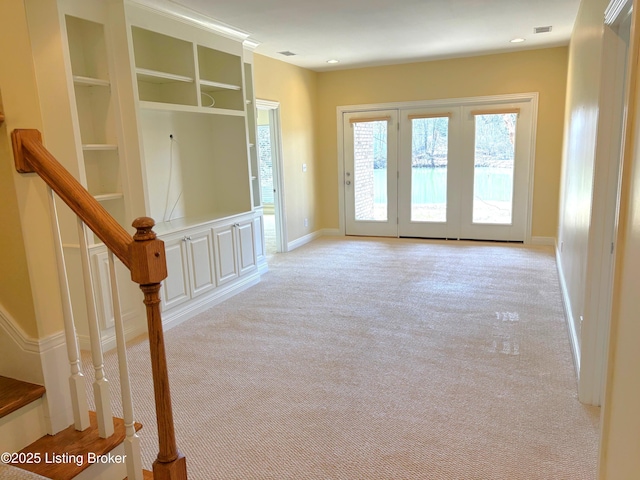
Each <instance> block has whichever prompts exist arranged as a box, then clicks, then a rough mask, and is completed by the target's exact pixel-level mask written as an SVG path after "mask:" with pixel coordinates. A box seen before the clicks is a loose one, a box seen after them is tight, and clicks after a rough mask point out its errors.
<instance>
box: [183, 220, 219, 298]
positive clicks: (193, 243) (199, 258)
mask: <svg viewBox="0 0 640 480" xmlns="http://www.w3.org/2000/svg"><path fill="white" fill-rule="evenodd" d="M212 243H213V241H212V237H211V232H210V231H209V230H207V231H206V232H204V233H201V234H195V235H194V234H192V235H190V240H189V242H188V244H189V249H188V250H189V260H190V265H191V279H190V280H191V294H192V296H193V297H197V296H198V295H200V294H202V293H205V292H208V291H209V290H211V289H213V288H215V286H216V281H215V274H214V261H213V245H212Z"/></svg>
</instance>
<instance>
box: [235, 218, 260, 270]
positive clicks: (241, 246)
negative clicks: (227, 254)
mask: <svg viewBox="0 0 640 480" xmlns="http://www.w3.org/2000/svg"><path fill="white" fill-rule="evenodd" d="M236 229H237V234H238V260H239V267H240V275H242V274H244V273H245V272H247V271H249V270H251V269H253V268H255V266H256V251H255V232H254V229H253V222H252V221H251V222H247V223H243V224H239V225H237V226H236Z"/></svg>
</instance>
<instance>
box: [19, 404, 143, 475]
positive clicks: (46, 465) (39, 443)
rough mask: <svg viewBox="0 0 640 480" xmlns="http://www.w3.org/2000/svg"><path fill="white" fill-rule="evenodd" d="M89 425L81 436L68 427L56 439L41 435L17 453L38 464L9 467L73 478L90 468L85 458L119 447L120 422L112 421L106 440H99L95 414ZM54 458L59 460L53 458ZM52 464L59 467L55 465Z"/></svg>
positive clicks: (123, 431)
mask: <svg viewBox="0 0 640 480" xmlns="http://www.w3.org/2000/svg"><path fill="white" fill-rule="evenodd" d="M89 421H90V427H89V428H87V429H86V430H84V431H82V432H78V431H77V430H76V429H75V427H74V426H73V425H71V426H70V427H68V428H66V429H65V430H63V431H61V432H60V433H57V434H56V435H45V436H44V437H42V438H40V439H38V440H36V441H35V442H33V443H32V444H31V445H29V446H28V447H25V448H23V449H22V450H21V451H20V452H21V453H33V454H34V456H35V455H38V456H39V458H40V459H41V461H40V462H37V463H29V464H12V465H13V466H15V467H19V468H22V469H24V470H28V471H30V472H33V473H37V474H38V475H42V476H43V477H47V478H52V479H55V480H69V479H71V478H73V477H75V476H76V475H78V474H79V473H80V472H82V471H83V470H85V469H87V468H89V467H90V466H91V465H92V463H89V461H90V460H91V459H90V458H89V454H95V456H100V455H105V454H107V453H109V452H110V451H111V450H113V449H114V448H115V447H117V446H118V445H120V444H121V443H122V441H123V440H124V438H125V427H124V421H123V420H122V419H121V418H115V417H114V419H113V425H114V433H113V435H111V436H110V437H109V438H100V436H99V435H98V421H97V418H96V414H95V412H89ZM135 427H136V431H137V430H140V429H141V428H142V425H141V424H139V423H136V424H135ZM54 454H57V455H59V456H58V457H54V456H53V455H54ZM56 460H57V461H59V462H61V463H55V462H56ZM78 464H80V465H78Z"/></svg>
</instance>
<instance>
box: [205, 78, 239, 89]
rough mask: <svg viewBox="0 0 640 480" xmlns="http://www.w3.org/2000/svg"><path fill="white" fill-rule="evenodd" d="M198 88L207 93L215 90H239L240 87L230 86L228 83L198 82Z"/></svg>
mask: <svg viewBox="0 0 640 480" xmlns="http://www.w3.org/2000/svg"><path fill="white" fill-rule="evenodd" d="M200 88H202V90H205V91H207V92H215V91H217V90H233V91H238V90H240V85H231V84H229V83H222V82H212V81H210V80H200Z"/></svg>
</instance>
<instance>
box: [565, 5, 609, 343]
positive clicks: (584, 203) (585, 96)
mask: <svg viewBox="0 0 640 480" xmlns="http://www.w3.org/2000/svg"><path fill="white" fill-rule="evenodd" d="M608 3H609V2H608V0H585V1H583V2H582V5H581V7H580V11H579V13H578V17H577V19H576V23H575V26H574V31H573V35H572V38H571V45H570V47H569V72H568V75H567V106H566V111H567V115H566V118H565V143H564V151H563V171H562V182H561V195H560V211H559V226H558V245H559V246H560V247H561V251H560V253H559V258H560V268H561V270H562V272H563V275H564V279H565V283H566V287H567V291H566V294H567V296H568V299H569V303H570V305H569V308H570V310H571V312H570V313H571V316H572V318H573V321H574V322H575V330H576V332H577V337H578V338H577V339H578V341H579V339H580V324H579V322H580V316H581V315H584V313H585V291H586V288H587V285H586V281H587V259H588V249H589V228H590V226H591V197H592V193H593V174H594V165H595V156H596V135H597V127H598V101H599V96H600V75H599V72H600V58H601V55H602V44H603V15H604V10H605V8H606V6H607V4H608Z"/></svg>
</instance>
